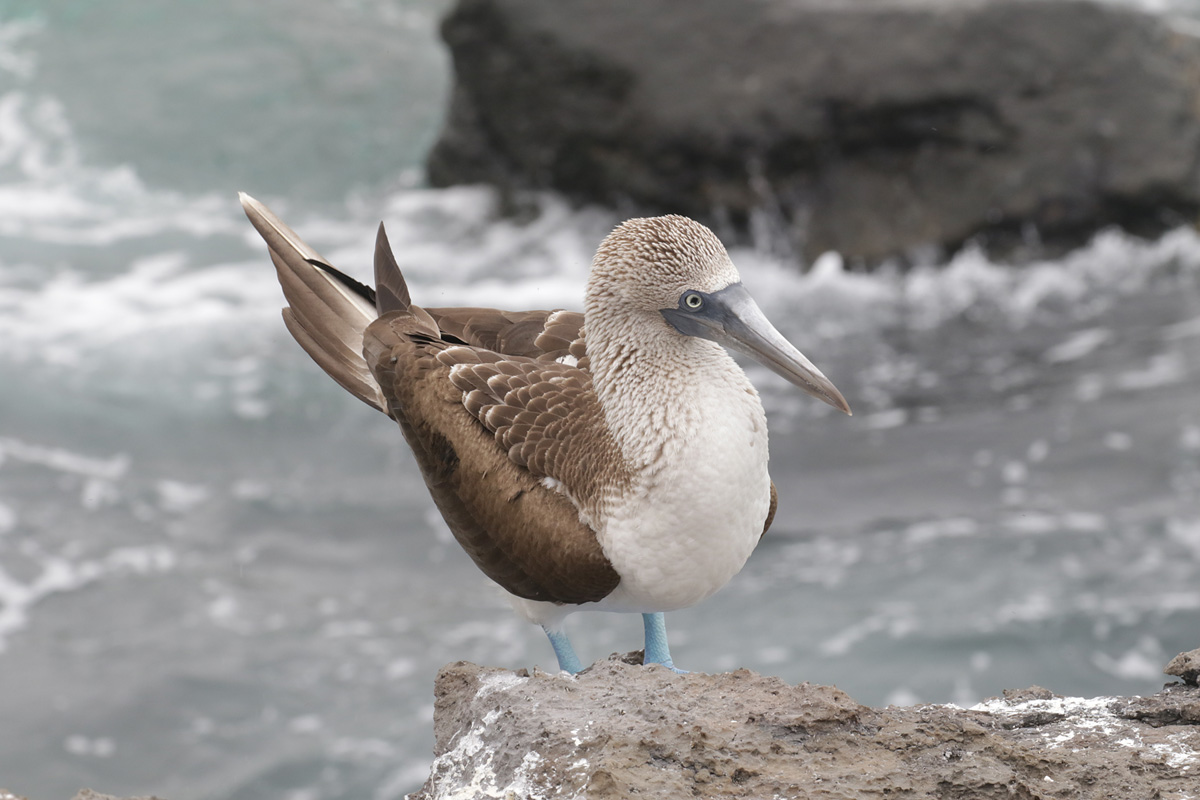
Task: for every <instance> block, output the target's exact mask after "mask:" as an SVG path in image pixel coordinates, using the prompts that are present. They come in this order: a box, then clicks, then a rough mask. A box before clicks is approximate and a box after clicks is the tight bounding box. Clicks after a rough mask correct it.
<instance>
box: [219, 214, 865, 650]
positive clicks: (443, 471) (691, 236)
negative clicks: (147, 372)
mask: <svg viewBox="0 0 1200 800" xmlns="http://www.w3.org/2000/svg"><path fill="white" fill-rule="evenodd" d="M241 200H242V206H243V208H244V209H245V211H246V214H247V216H248V217H249V218H250V221H251V222H252V223H253V224H254V227H255V228H257V229H258V232H259V233H260V234H262V237H263V238H264V239H265V240H266V242H267V246H268V248H269V250H270V254H271V259H272V261H273V262H274V263H275V267H276V270H277V273H278V277H279V282H280V284H281V286H282V287H283V292H284V296H285V298H286V299H287V303H288V307H287V308H285V309H283V319H284V323H285V324H286V325H287V329H288V330H289V331H290V332H291V334H292V336H294V337H295V339H296V341H297V342H299V344H300V346H301V347H303V348H304V349H305V350H306V351H307V352H308V354H309V355H310V356H312V358H313V360H314V361H316V362H317V364H318V365H320V367H321V368H322V369H323V370H325V372H327V373H328V374H329V376H330V377H332V378H333V379H334V380H335V381H337V382H338V383H339V384H341V385H342V387H344V388H345V389H346V390H347V391H349V392H350V393H351V394H353V395H354V396H355V397H357V398H359V399H360V400H362V401H363V402H365V403H366V404H367V405H369V406H371V407H373V408H375V409H378V410H379V411H382V412H383V413H384V414H387V415H388V416H389V417H391V418H392V419H394V420H395V421H396V422H397V423H398V424H399V426H400V429H401V431H402V432H403V433H404V437H405V439H406V440H407V441H408V444H409V447H411V448H412V451H413V454H414V456H416V459H417V463H418V464H419V465H420V469H421V474H422V475H423V476H424V478H425V483H426V485H427V486H428V488H429V492H430V494H431V495H432V496H433V500H434V503H435V504H436V505H437V507H438V510H439V511H441V513H442V516H443V517H444V518H445V520H446V524H447V525H448V526H449V527H450V530H451V531H452V532H453V533H454V536H455V538H456V539H457V540H458V542H459V544H461V545H462V547H463V549H464V550H466V551H467V554H468V555H470V557H471V558H472V559H473V560H474V562H475V564H476V565H477V566H478V567H479V568H480V569H481V570H483V572H484V574H486V575H487V576H488V577H489V578H491V579H492V580H493V581H495V582H496V583H498V584H499V585H500V586H501V587H503V588H504V589H505V590H506V591H507V592H508V593H509V594H510V595H511V596H512V598H513V605H514V607H515V608H516V610H517V611H518V613H520V614H522V615H523V616H524V617H525V618H526V619H528V620H529V621H530V622H533V623H537V624H539V625H541V626H542V628H543V629H544V630H545V631H546V635H547V636H548V637H549V639H550V643H551V645H552V646H553V648H554V653H555V655H556V657H557V659H558V664H559V667H560V668H561V669H563V670H566V671H568V672H578V671H579V670H580V669H581V667H582V665H581V663H580V661H579V659H578V657H577V656H576V655H575V652H574V650H573V649H572V647H571V643H570V641H569V640H568V638H567V635H566V633H565V631H564V629H563V620H564V619H565V618H566V616H567V615H568V614H570V613H572V612H574V611H578V610H581V609H596V610H607V611H626V612H636V613H640V614H642V615H643V619H644V622H645V630H646V643H645V663H647V664H652V663H658V664H663V665H665V666H667V667H670V668H672V669H675V667H674V664H673V663H672V660H671V654H670V650H669V649H668V647H667V637H666V629H665V627H664V623H663V612H666V611H672V610H676V609H680V608H685V607H687V606H691V605H694V604H695V603H698V602H700V601H701V600H703V599H705V598H706V597H708V596H709V595H711V594H712V593H713V592H715V591H717V590H718V589H720V588H721V587H722V586H724V585H725V584H726V583H727V582H728V581H729V579H730V578H732V577H733V576H734V575H735V574H736V573H737V572H738V571H739V570H741V568H742V566H743V565H744V564H745V563H746V560H747V559H748V558H749V557H750V553H751V551H753V550H754V547H755V545H757V544H758V541H759V539H760V538H761V537H762V535H763V534H764V533H766V531H767V528H769V527H770V525H771V519H772V518H773V517H774V514H775V506H776V502H777V499H776V498H777V496H776V491H775V485H774V484H773V483H772V482H771V478H770V476H769V475H768V473H767V419H766V415H765V413H764V411H763V406H762V403H761V401H760V400H759V396H758V392H757V391H755V389H754V386H753V385H751V383H750V381H749V379H747V377H746V375H745V373H744V372H742V370H741V368H740V367H738V365H737V364H736V363H735V362H734V360H733V359H732V358H731V357H730V356H729V354H728V353H727V352H726V351H725V350H724V349H723V347H722V345H724V346H725V347H729V348H732V349H734V350H738V351H740V352H742V353H745V354H747V355H749V356H750V357H752V358H754V359H757V360H758V361H760V362H761V363H762V364H764V365H766V366H767V367H769V368H770V369H772V370H773V371H775V372H776V373H778V374H780V375H782V376H783V377H784V378H786V379H787V380H789V381H791V382H792V383H794V384H796V385H797V386H799V387H800V388H801V389H802V390H804V391H805V392H807V393H808V394H810V395H813V396H814V397H817V398H819V399H821V400H823V401H825V402H826V403H828V404H830V405H831V406H833V407H834V408H837V409H839V410H841V411H844V412H846V413H847V414H848V413H850V407H849V406H848V405H847V404H846V401H845V399H844V398H843V397H842V395H841V393H840V392H838V390H837V389H836V388H835V387H834V385H833V384H832V383H831V382H830V381H829V379H828V378H826V377H825V376H824V375H822V374H821V372H820V370H818V369H817V368H816V367H815V366H813V364H812V363H811V362H810V361H809V360H808V359H807V358H806V357H805V356H804V355H802V354H801V353H800V351H798V350H797V349H796V348H795V347H793V346H792V345H791V344H789V343H788V341H787V340H786V339H784V337H783V336H782V335H781V334H780V333H779V332H778V331H776V330H775V328H774V327H773V326H772V325H771V323H770V322H768V321H767V318H766V317H765V316H764V315H763V313H762V311H760V310H759V307H758V305H757V304H755V302H754V300H753V299H752V298H751V296H750V294H749V292H747V290H746V288H745V287H744V286H743V285H742V282H741V278H740V276H739V275H738V272H737V269H735V268H734V266H733V263H732V262H731V261H730V258H729V255H728V254H727V253H726V251H725V248H724V246H723V245H722V244H721V242H720V241H719V240H718V239H717V237H716V236H715V235H714V234H713V233H712V231H710V230H709V229H708V228H706V227H704V226H703V225H701V224H700V223H698V222H695V221H693V220H690V219H688V218H686V217H681V216H663V217H652V218H647V219H631V220H629V221H627V222H625V223H623V224H621V225H620V226H618V227H617V228H616V230H614V231H613V232H612V233H611V234H609V235H608V237H607V238H606V239H605V240H604V241H603V242H602V243H601V244H600V247H599V249H598V250H597V251H596V256H595V259H594V260H593V262H592V269H591V273H590V276H589V278H588V282H587V290H586V293H585V296H584V310H583V313H579V312H576V311H563V310H557V311H499V310H496V309H490V308H422V307H421V306H418V305H415V304H414V303H413V302H412V300H411V298H410V297H409V292H408V288H407V286H406V285H405V282H404V278H403V276H402V275H401V273H400V268H399V266H398V265H397V263H396V260H395V256H394V255H393V253H392V250H391V247H390V246H389V244H388V241H387V236H386V234H385V232H384V229H383V226H382V225H380V227H379V235H378V237H377V239H376V248H375V288H374V289H372V288H371V287H369V286H366V285H364V284H362V283H360V282H358V281H356V280H354V279H353V278H351V277H349V276H347V275H345V274H344V273H342V272H340V271H338V270H337V269H335V268H334V267H332V266H330V265H329V264H328V263H327V262H326V261H325V259H324V258H322V257H321V256H320V255H319V254H318V253H317V252H316V251H314V250H313V249H312V248H311V247H309V246H308V245H307V244H305V243H304V242H303V241H302V240H301V239H300V237H299V236H297V235H296V234H295V232H293V231H292V230H291V229H290V228H289V227H288V226H287V225H285V224H284V223H283V222H281V221H280V220H279V218H278V217H276V216H275V215H274V214H273V213H272V212H271V211H270V209H268V208H267V207H266V206H264V205H263V204H262V203H259V202H258V201H257V200H255V199H253V198H252V197H249V196H248V195H245V194H242V195H241Z"/></svg>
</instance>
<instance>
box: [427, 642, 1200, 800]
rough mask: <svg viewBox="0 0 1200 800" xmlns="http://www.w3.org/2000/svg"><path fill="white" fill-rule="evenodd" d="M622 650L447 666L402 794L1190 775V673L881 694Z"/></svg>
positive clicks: (842, 790) (1141, 786) (967, 784)
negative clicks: (685, 664) (1098, 687)
mask: <svg viewBox="0 0 1200 800" xmlns="http://www.w3.org/2000/svg"><path fill="white" fill-rule="evenodd" d="M627 659H628V657H622V658H617V657H614V658H612V659H609V660H607V661H602V662H599V663H597V664H595V665H594V666H592V667H591V668H589V669H587V670H585V671H584V672H582V673H580V674H579V675H578V676H575V677H570V676H567V675H564V674H556V675H550V674H546V673H543V672H540V671H535V672H534V673H533V674H528V673H525V672H524V671H522V672H510V671H507V670H500V669H492V668H486V667H479V666H476V665H474V664H470V663H466V662H459V663H456V664H451V665H449V666H447V667H445V668H444V669H443V670H442V671H441V672H440V674H439V675H438V679H437V688H436V712H435V721H434V728H435V734H436V737H437V744H436V748H435V755H436V760H435V762H434V765H433V768H432V771H431V775H430V778H429V781H428V782H427V783H426V784H425V786H424V787H423V788H422V789H421V790H420V791H419V792H417V793H415V794H413V795H410V797H411V798H412V799H413V800H433V799H434V798H451V797H454V798H458V797H462V798H468V797H470V798H476V797H497V798H513V800H517V799H520V800H525V799H526V798H528V799H529V800H534V799H539V798H547V799H548V798H565V797H580V798H617V797H621V798H624V797H631V796H645V797H712V798H770V797H788V798H823V797H829V798H833V797H837V798H860V797H862V798H867V797H884V796H888V797H895V796H903V797H963V798H967V797H969V798H991V797H995V798H1006V799H1008V798H1115V797H1130V798H1132V797H1156V798H1162V799H1163V800H1167V799H1168V798H1175V799H1177V800H1183V799H1184V798H1189V797H1195V796H1196V795H1197V789H1198V788H1200V688H1197V687H1195V686H1189V685H1185V684H1172V685H1169V686H1167V687H1165V688H1164V689H1163V691H1161V692H1160V693H1158V694H1156V695H1153V696H1151V697H1135V698H1096V699H1082V698H1069V697H1060V696H1056V695H1054V694H1052V693H1051V692H1049V691H1048V690H1046V689H1042V688H1039V687H1032V688H1030V689H1026V690H1020V691H1009V692H1006V693H1005V696H1004V697H1002V698H993V699H992V700H989V701H987V702H985V703H983V704H981V705H979V706H976V707H975V708H971V709H962V708H957V707H954V706H933V705H924V706H914V707H906V708H895V707H889V708H885V709H875V708H870V707H867V706H863V705H860V704H858V703H856V702H855V701H854V700H853V699H851V698H850V697H849V696H848V695H847V694H846V693H845V692H842V691H841V690H839V689H837V688H834V687H831V686H815V685H811V684H807V683H805V684H801V685H799V686H789V685H787V684H785V683H783V682H782V681H781V680H779V679H778V678H771V677H764V676H761V675H758V674H755V673H753V672H750V671H748V670H738V671H737V672H732V673H727V674H719V675H706V674H691V675H683V676H680V675H675V674H674V673H671V672H669V671H667V670H665V669H661V668H648V669H647V668H643V667H641V666H640V665H636V664H631V663H628V660H627Z"/></svg>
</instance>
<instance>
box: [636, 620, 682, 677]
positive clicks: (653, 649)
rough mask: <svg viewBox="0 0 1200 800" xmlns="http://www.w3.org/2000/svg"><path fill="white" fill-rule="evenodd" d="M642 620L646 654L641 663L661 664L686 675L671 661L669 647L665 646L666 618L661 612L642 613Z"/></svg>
mask: <svg viewBox="0 0 1200 800" xmlns="http://www.w3.org/2000/svg"><path fill="white" fill-rule="evenodd" d="M642 622H643V623H644V624H645V626H646V655H645V656H644V657H643V658H642V663H643V664H662V665H663V666H664V667H666V668H667V669H669V670H672V671H674V672H678V673H679V674H680V675H686V674H687V670H686V669H679V668H678V667H676V666H675V662H673V661H671V648H669V647H668V646H667V620H666V617H665V616H664V615H663V613H662V612H661V611H659V612H658V613H656V614H642Z"/></svg>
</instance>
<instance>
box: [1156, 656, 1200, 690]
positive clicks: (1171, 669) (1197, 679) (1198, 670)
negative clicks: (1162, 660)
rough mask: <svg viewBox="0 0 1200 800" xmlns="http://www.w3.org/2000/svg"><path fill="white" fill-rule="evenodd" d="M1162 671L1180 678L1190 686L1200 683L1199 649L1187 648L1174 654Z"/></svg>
mask: <svg viewBox="0 0 1200 800" xmlns="http://www.w3.org/2000/svg"><path fill="white" fill-rule="evenodd" d="M1163 672H1165V673H1166V674H1167V675H1174V676H1175V677H1177V678H1182V679H1183V682H1184V683H1187V684H1190V685H1192V686H1196V685H1197V684H1200V649H1198V650H1189V651H1188V652H1186V653H1180V654H1179V655H1177V656H1175V657H1174V658H1172V659H1171V661H1170V662H1169V663H1168V664H1167V666H1166V668H1165V669H1163Z"/></svg>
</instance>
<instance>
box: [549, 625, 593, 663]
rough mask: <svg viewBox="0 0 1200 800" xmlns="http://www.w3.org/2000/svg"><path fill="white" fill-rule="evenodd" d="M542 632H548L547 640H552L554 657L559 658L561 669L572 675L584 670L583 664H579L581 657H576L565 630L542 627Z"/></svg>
mask: <svg viewBox="0 0 1200 800" xmlns="http://www.w3.org/2000/svg"><path fill="white" fill-rule="evenodd" d="M542 630H544V631H545V632H546V638H548V639H549V640H550V646H551V647H553V648H554V655H555V656H557V657H558V668H559V669H561V670H562V671H563V672H569V673H571V674H572V675H574V674H575V673H576V672H579V670H581V669H583V664H580V663H579V656H577V655H575V648H574V647H571V640H570V639H568V638H567V634H566V632H565V631H564V630H562V629H561V628H547V627H546V626H545V625H543V626H542Z"/></svg>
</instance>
